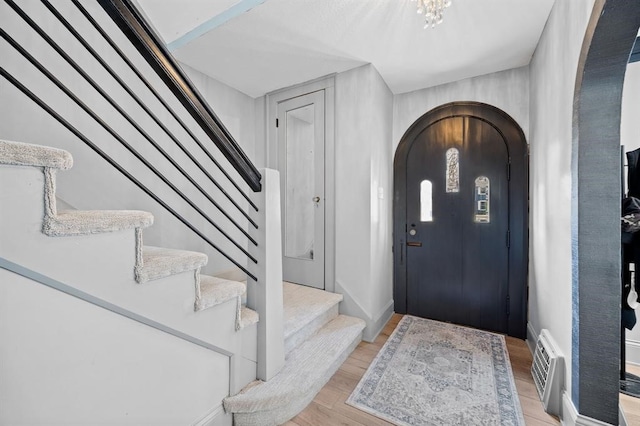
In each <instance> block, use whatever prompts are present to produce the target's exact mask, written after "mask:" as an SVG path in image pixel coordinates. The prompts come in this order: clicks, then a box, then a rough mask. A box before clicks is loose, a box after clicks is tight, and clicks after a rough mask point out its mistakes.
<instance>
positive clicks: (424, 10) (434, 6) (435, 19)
mask: <svg viewBox="0 0 640 426" xmlns="http://www.w3.org/2000/svg"><path fill="white" fill-rule="evenodd" d="M411 1H417V2H418V13H419V14H421V15H422V14H424V20H425V25H424V27H425V28H427V27H431V28H433V27H435V26H436V25H437V24H439V23H441V22H442V12H443V11H444V9H446V8H447V7H449V6H451V0H411Z"/></svg>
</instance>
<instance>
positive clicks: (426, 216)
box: [420, 180, 433, 222]
mask: <svg viewBox="0 0 640 426" xmlns="http://www.w3.org/2000/svg"><path fill="white" fill-rule="evenodd" d="M432 189H433V187H432V185H431V181H429V180H423V181H422V182H420V222H433V196H432V192H433V191H432Z"/></svg>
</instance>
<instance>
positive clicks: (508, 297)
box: [507, 295, 511, 316]
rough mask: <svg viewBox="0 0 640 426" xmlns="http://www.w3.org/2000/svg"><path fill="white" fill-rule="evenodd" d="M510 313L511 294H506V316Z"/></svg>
mask: <svg viewBox="0 0 640 426" xmlns="http://www.w3.org/2000/svg"><path fill="white" fill-rule="evenodd" d="M509 315H511V296H509V295H507V316H509Z"/></svg>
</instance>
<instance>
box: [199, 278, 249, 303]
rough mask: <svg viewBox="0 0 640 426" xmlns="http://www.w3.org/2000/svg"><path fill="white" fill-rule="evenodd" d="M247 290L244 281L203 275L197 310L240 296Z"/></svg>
mask: <svg viewBox="0 0 640 426" xmlns="http://www.w3.org/2000/svg"><path fill="white" fill-rule="evenodd" d="M246 290H247V286H246V284H245V283H243V282H240V281H232V280H225V279H223V278H218V277H211V276H208V275H201V276H200V294H199V296H198V297H197V299H196V304H195V310H196V311H201V310H203V309H207V308H210V307H212V306H215V305H219V304H220V303H224V302H227V301H229V300H232V299H236V298H239V297H241V296H242V295H243V294H244V293H245V291H246Z"/></svg>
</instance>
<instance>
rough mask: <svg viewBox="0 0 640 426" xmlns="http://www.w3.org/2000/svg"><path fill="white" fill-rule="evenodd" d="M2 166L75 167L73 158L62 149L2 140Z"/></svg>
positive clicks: (0, 158) (0, 150)
mask: <svg viewBox="0 0 640 426" xmlns="http://www.w3.org/2000/svg"><path fill="white" fill-rule="evenodd" d="M0 164H10V165H16V166H33V167H49V168H53V169H61V170H67V169H70V168H71V166H73V157H71V154H70V153H68V152H67V151H65V150H62V149H57V148H51V147H48V146H42V145H33V144H30V143H24V142H12V141H5V140H0Z"/></svg>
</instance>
